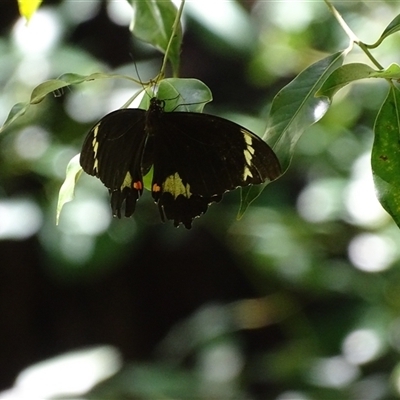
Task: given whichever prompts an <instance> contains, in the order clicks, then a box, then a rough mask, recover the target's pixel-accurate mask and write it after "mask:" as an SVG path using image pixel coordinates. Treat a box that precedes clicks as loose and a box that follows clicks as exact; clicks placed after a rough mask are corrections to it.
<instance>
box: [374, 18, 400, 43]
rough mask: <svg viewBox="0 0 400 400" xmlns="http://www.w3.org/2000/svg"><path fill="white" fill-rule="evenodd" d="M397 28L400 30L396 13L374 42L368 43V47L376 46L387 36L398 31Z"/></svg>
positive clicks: (399, 22) (399, 21)
mask: <svg viewBox="0 0 400 400" xmlns="http://www.w3.org/2000/svg"><path fill="white" fill-rule="evenodd" d="M399 30H400V15H397V16H396V17H395V18H394V19H393V20H392V21H391V22H390V24H389V25H388V26H387V27H386V29H385V30H384V31H383V33H382V35H381V36H380V38H379V39H378V40H377V41H376V43H374V44H371V45H369V46H368V48H371V49H372V48H375V47H378V46H379V45H380V44H381V43H382V42H383V41H384V40H385V39H386V38H387V37H388V36H390V35H392V34H393V33H396V32H398V31H399Z"/></svg>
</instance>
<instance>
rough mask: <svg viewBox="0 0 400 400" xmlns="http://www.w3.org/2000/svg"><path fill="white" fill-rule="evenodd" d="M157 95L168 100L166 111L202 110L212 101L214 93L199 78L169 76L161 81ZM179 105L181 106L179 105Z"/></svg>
mask: <svg viewBox="0 0 400 400" xmlns="http://www.w3.org/2000/svg"><path fill="white" fill-rule="evenodd" d="M157 97H158V98H159V99H162V100H168V101H166V104H165V111H174V110H175V109H177V108H178V109H177V111H191V112H202V111H203V108H204V106H205V105H206V104H207V103H209V102H210V101H212V93H211V90H210V89H209V87H208V86H207V85H205V84H204V83H203V82H201V81H200V80H198V79H190V78H189V79H181V78H179V79H178V78H168V79H163V80H162V81H161V82H160V85H159V88H158V91H157ZM178 105H179V107H178Z"/></svg>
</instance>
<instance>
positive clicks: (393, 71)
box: [371, 64, 400, 80]
mask: <svg viewBox="0 0 400 400" xmlns="http://www.w3.org/2000/svg"><path fill="white" fill-rule="evenodd" d="M371 77H373V78H385V79H395V80H399V79H400V66H399V65H398V64H391V65H390V66H389V67H388V68H386V69H383V70H381V71H374V72H373V73H372V74H371Z"/></svg>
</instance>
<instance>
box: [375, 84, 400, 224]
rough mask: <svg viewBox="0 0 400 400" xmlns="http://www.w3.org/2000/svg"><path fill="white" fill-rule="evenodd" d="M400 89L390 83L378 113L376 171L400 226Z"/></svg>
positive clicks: (383, 199)
mask: <svg viewBox="0 0 400 400" xmlns="http://www.w3.org/2000/svg"><path fill="white" fill-rule="evenodd" d="M399 115H400V92H399V89H397V88H396V87H395V86H394V85H390V89H389V93H388V95H387V97H386V99H385V101H384V103H383V104H382V107H381V109H380V110H379V113H378V115H377V117H376V121H375V127H374V133H375V138H374V144H373V148H372V158H371V164H372V172H373V176H374V182H375V187H376V190H377V196H378V199H379V201H380V202H381V204H382V206H383V208H384V209H385V210H386V211H387V212H388V213H389V214H390V215H391V216H392V218H393V219H394V221H395V222H396V224H397V225H398V226H399V227H400V179H399V177H400V116H399Z"/></svg>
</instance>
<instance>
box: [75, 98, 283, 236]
mask: <svg viewBox="0 0 400 400" xmlns="http://www.w3.org/2000/svg"><path fill="white" fill-rule="evenodd" d="M80 163H81V166H82V168H83V170H84V171H85V172H87V173H88V174H90V175H94V176H96V177H98V178H99V179H100V180H101V181H102V182H103V183H104V185H105V186H106V187H107V188H108V189H109V191H110V193H111V208H112V212H113V215H114V216H118V217H119V218H120V217H121V208H122V209H124V211H125V216H126V217H129V216H131V215H132V214H133V213H134V211H135V207H136V201H137V199H138V198H139V197H140V195H141V194H142V192H143V176H144V175H146V174H147V173H148V172H149V170H150V168H151V166H153V168H154V172H153V181H152V185H151V192H152V196H153V198H154V201H155V202H156V203H157V204H158V208H159V211H160V214H161V219H162V220H163V221H165V219H169V220H173V221H174V225H175V226H179V224H180V223H182V224H183V225H185V227H186V228H188V229H189V228H191V225H192V221H193V219H194V218H196V217H199V216H200V215H201V214H203V213H205V212H206V211H207V208H208V205H209V204H211V203H213V202H219V201H220V200H221V199H222V195H223V193H225V192H226V191H228V190H233V189H235V188H237V187H239V186H247V185H250V184H260V183H263V182H264V181H266V180H267V179H269V180H274V179H276V178H277V177H278V176H279V175H280V173H281V168H280V164H279V161H278V159H277V157H276V155H275V153H274V152H273V151H272V150H271V148H270V147H269V146H268V145H267V144H266V143H265V142H264V141H263V140H261V139H260V138H259V137H258V136H256V135H254V134H253V133H251V132H250V131H248V130H247V129H245V128H243V127H241V126H240V125H237V124H235V123H233V122H231V121H228V120H226V119H223V118H220V117H215V116H213V115H208V114H202V113H194V112H164V101H163V100H159V99H157V98H155V97H154V98H152V99H151V101H150V107H149V109H148V110H147V111H145V110H142V109H121V110H117V111H114V112H112V113H110V114H108V115H106V116H105V117H104V118H102V119H101V120H100V121H99V122H98V123H97V124H96V125H95V126H94V127H93V128H92V129H91V130H90V132H89V134H88V135H87V137H86V139H85V142H84V143H83V147H82V152H81V156H80ZM124 202H125V205H124V207H123V203H124Z"/></svg>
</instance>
